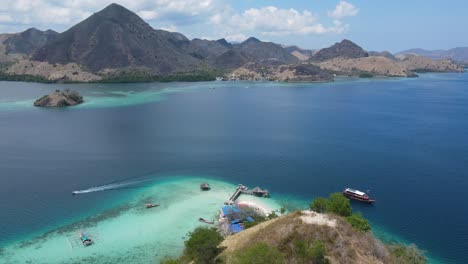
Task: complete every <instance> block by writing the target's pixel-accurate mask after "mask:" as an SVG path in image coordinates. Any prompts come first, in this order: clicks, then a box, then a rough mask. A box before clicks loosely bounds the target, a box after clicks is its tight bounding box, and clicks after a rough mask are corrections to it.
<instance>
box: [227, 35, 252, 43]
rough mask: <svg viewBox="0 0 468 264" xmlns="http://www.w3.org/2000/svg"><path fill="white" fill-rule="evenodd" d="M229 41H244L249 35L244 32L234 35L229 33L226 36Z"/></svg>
mask: <svg viewBox="0 0 468 264" xmlns="http://www.w3.org/2000/svg"><path fill="white" fill-rule="evenodd" d="M224 38H225V39H226V40H227V41H236V42H242V41H244V40H246V39H247V36H246V35H244V34H234V35H228V36H225V37H224Z"/></svg>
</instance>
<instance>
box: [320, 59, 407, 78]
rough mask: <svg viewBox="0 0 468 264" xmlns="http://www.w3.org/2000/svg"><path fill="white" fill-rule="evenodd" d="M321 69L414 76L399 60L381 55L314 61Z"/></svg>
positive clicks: (358, 73) (346, 72)
mask: <svg viewBox="0 0 468 264" xmlns="http://www.w3.org/2000/svg"><path fill="white" fill-rule="evenodd" d="M315 64H316V65H318V66H320V67H321V68H322V69H325V70H327V71H330V72H333V73H336V74H338V75H352V76H365V75H367V76H393V77H414V76H416V74H415V73H413V72H412V71H411V70H410V69H408V68H407V67H406V66H403V65H401V63H400V62H399V61H394V60H391V59H389V58H386V57H382V56H373V57H364V58H356V59H344V58H336V59H332V60H326V61H322V62H316V63H315Z"/></svg>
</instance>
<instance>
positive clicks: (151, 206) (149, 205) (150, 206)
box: [145, 203, 159, 209]
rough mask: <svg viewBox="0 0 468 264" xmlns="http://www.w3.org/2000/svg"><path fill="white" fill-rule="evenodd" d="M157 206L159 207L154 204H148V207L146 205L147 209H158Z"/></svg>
mask: <svg viewBox="0 0 468 264" xmlns="http://www.w3.org/2000/svg"><path fill="white" fill-rule="evenodd" d="M157 206H159V204H152V203H149V204H146V205H145V207H146V209H149V208H153V207H157Z"/></svg>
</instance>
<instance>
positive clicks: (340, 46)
mask: <svg viewBox="0 0 468 264" xmlns="http://www.w3.org/2000/svg"><path fill="white" fill-rule="evenodd" d="M364 57H369V54H368V53H367V52H366V51H365V50H364V49H362V48H361V47H359V46H358V45H356V44H355V43H354V42H352V41H350V40H347V39H344V40H343V41H341V42H338V43H335V44H334V45H333V46H331V47H329V48H324V49H321V50H319V51H318V52H317V53H315V54H314V55H313V56H312V58H311V60H312V61H326V60H331V59H336V58H343V59H356V58H364Z"/></svg>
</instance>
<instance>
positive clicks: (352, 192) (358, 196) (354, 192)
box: [343, 188, 375, 203]
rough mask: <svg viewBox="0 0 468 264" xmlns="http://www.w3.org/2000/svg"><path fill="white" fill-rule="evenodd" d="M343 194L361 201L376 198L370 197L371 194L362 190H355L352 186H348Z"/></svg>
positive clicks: (372, 200)
mask: <svg viewBox="0 0 468 264" xmlns="http://www.w3.org/2000/svg"><path fill="white" fill-rule="evenodd" d="M343 195H344V196H346V197H348V198H349V199H353V200H356V201H360V202H365V203H373V202H375V200H374V199H371V198H369V195H367V194H366V193H365V192H361V191H358V190H354V189H351V188H346V189H345V190H344V191H343Z"/></svg>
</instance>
